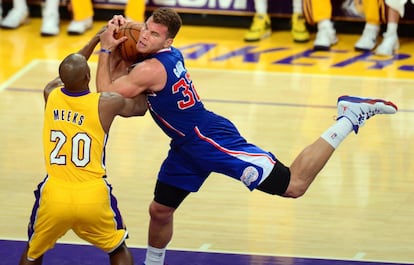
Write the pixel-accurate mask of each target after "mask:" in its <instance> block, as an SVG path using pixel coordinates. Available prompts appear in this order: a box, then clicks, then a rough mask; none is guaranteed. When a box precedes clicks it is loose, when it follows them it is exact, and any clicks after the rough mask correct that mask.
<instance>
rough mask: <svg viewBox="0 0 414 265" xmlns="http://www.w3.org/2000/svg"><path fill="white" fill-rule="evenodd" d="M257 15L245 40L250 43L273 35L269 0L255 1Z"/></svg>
mask: <svg viewBox="0 0 414 265" xmlns="http://www.w3.org/2000/svg"><path fill="white" fill-rule="evenodd" d="M254 8H255V12H256V13H255V15H254V17H253V22H252V24H251V26H250V28H249V29H248V30H247V32H246V34H245V35H244V40H245V41H248V42H252V41H259V40H261V39H264V38H267V37H269V36H270V35H271V34H272V25H271V20H270V16H269V14H268V13H267V0H255V1H254Z"/></svg>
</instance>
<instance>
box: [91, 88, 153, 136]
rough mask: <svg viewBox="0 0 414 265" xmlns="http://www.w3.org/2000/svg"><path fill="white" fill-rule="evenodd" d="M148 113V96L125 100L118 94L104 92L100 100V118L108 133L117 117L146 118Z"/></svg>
mask: <svg viewBox="0 0 414 265" xmlns="http://www.w3.org/2000/svg"><path fill="white" fill-rule="evenodd" d="M146 111H147V97H146V95H138V96H137V97H135V98H124V97H123V96H121V95H120V94H118V93H114V92H103V93H101V97H100V99H99V118H100V120H101V124H102V128H103V129H104V131H105V132H106V133H108V132H109V128H110V127H111V124H112V122H113V120H114V118H115V116H116V115H119V116H122V117H132V116H144V115H145V113H146Z"/></svg>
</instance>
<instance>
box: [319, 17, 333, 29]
mask: <svg viewBox="0 0 414 265" xmlns="http://www.w3.org/2000/svg"><path fill="white" fill-rule="evenodd" d="M325 27H326V28H332V22H331V20H330V19H323V20H321V21H319V22H318V29H321V28H325Z"/></svg>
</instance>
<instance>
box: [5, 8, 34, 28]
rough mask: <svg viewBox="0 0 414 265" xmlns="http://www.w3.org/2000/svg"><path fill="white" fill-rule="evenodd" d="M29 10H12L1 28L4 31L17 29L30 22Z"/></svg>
mask: <svg viewBox="0 0 414 265" xmlns="http://www.w3.org/2000/svg"><path fill="white" fill-rule="evenodd" d="M28 17H29V10H27V9H25V10H20V9H17V8H12V9H11V10H10V11H9V13H8V14H7V16H6V17H5V18H4V19H3V20H2V21H1V24H0V26H1V27H2V28H4V29H16V28H18V27H20V26H21V25H23V24H25V23H26V22H28Z"/></svg>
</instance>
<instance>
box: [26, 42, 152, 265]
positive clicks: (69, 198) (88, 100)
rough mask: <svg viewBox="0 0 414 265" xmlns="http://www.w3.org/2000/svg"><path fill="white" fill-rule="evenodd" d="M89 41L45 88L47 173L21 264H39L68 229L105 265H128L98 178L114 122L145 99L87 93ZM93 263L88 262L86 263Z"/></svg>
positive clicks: (113, 207)
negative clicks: (90, 246)
mask: <svg viewBox="0 0 414 265" xmlns="http://www.w3.org/2000/svg"><path fill="white" fill-rule="evenodd" d="M98 42H99V36H97V37H96V38H94V39H93V40H92V41H91V42H90V43H88V45H86V46H85V47H84V49H82V50H81V51H80V52H79V53H74V54H70V55H69V56H67V57H66V58H65V59H64V60H63V61H62V63H61V64H60V66H59V78H56V79H55V80H53V81H51V82H50V83H49V84H48V85H47V86H46V87H45V89H44V99H45V110H44V127H43V146H44V156H45V157H44V158H45V162H46V164H45V166H46V171H47V175H46V178H45V179H44V180H43V181H42V182H41V183H40V184H39V185H38V188H37V190H36V191H35V199H36V200H35V203H34V206H33V210H32V214H31V217H30V222H29V227H28V236H29V242H28V245H27V248H26V249H25V251H24V253H23V254H22V256H21V259H20V265H29V264H36V265H38V264H42V260H43V255H44V254H45V253H46V251H48V250H49V249H51V248H53V247H54V245H55V243H56V241H57V240H58V239H59V238H60V237H62V236H63V235H64V234H65V233H66V232H67V231H68V230H70V229H71V230H73V231H74V232H75V233H76V234H77V235H78V236H79V237H80V238H82V239H83V240H85V241H87V242H89V243H91V244H93V245H94V246H96V247H98V248H100V249H102V250H103V251H105V252H107V253H108V255H109V260H110V264H114V265H115V264H118V265H121V264H122V265H127V264H129V265H133V258H132V255H131V253H130V251H129V250H128V248H127V247H126V244H125V239H126V238H127V236H128V231H127V230H126V227H125V225H124V223H123V220H122V217H121V214H120V211H119V209H118V206H117V200H116V198H115V197H114V195H113V194H112V187H111V185H110V184H109V183H108V182H107V180H106V175H105V161H104V158H105V145H106V143H107V140H108V133H109V129H110V127H111V124H112V122H113V120H114V118H115V117H116V116H117V115H120V116H123V117H130V116H142V115H144V114H145V112H146V110H147V103H146V96H145V95H139V96H137V97H134V99H131V98H125V97H123V96H121V95H120V94H118V93H114V92H102V93H92V92H91V91H90V90H89V80H90V69H89V66H88V63H87V58H88V57H89V56H90V54H91V53H92V51H93V48H94V47H95V46H96V44H97V43H98ZM91 262H92V261H91Z"/></svg>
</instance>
